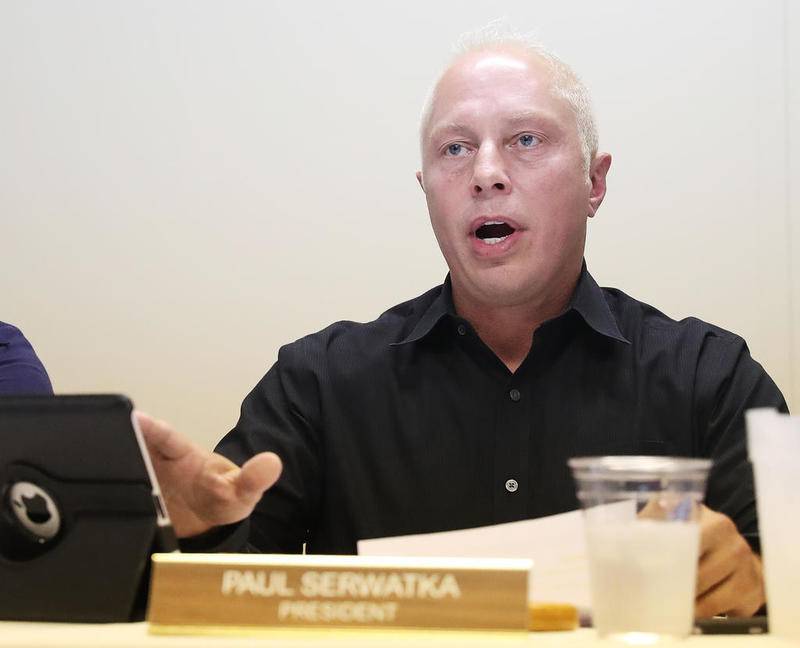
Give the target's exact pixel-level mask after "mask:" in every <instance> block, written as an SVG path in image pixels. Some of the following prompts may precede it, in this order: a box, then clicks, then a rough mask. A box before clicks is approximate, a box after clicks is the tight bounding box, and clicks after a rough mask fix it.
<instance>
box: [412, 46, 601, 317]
mask: <svg viewBox="0 0 800 648" xmlns="http://www.w3.org/2000/svg"><path fill="white" fill-rule="evenodd" d="M550 78H551V73H550V71H549V70H548V68H547V67H546V66H545V64H544V63H543V62H542V61H540V60H538V59H536V58H532V57H530V56H525V55H519V54H516V53H509V52H503V51H500V52H480V53H473V54H469V55H467V56H465V57H463V58H462V59H460V60H459V61H458V62H457V63H456V64H455V65H454V66H453V67H451V68H450V69H449V70H448V71H447V72H445V74H444V76H443V77H442V79H441V80H440V82H439V85H438V88H437V92H436V95H435V99H434V103H433V106H432V110H431V115H430V119H429V121H428V124H427V127H425V130H424V132H423V135H422V138H423V139H422V158H423V159H422V172H421V173H420V174H417V177H418V179H419V181H420V184H421V185H422V187H423V190H424V191H425V196H426V200H427V203H428V210H429V212H430V217H431V223H432V224H433V230H434V233H435V234H436V238H437V240H438V242H439V247H440V248H441V250H442V253H443V254H444V257H445V260H446V261H447V264H448V266H449V268H450V272H451V278H452V281H453V287H454V291H455V294H456V297H457V304H458V301H459V299H460V300H462V302H463V300H471V301H472V302H473V303H475V304H480V305H482V306H490V307H491V306H519V305H525V304H529V303H530V304H536V303H539V302H541V301H542V300H546V299H548V294H549V293H550V292H552V291H553V290H554V289H558V287H559V286H562V285H574V281H575V278H576V276H577V271H578V270H579V269H580V263H581V259H582V258H583V249H584V242H585V237H586V219H587V217H588V216H589V215H592V214H593V213H594V211H595V210H596V208H597V207H598V206H599V204H600V201H601V200H602V194H603V193H604V192H605V171H606V170H607V168H608V163H610V158H609V159H608V160H607V163H605V166H604V169H601V170H602V187H599V189H601V190H602V191H601V192H600V195H599V198H598V197H597V193H598V187H595V186H594V183H593V181H592V179H591V178H590V176H593V175H595V173H594V172H593V171H592V170H590V172H589V173H587V171H586V168H585V164H584V158H583V153H582V150H581V142H580V138H579V135H578V130H577V124H576V118H575V114H574V112H573V111H572V109H571V107H570V106H569V104H568V103H567V102H566V101H565V100H564V99H562V98H560V97H558V96H556V95H555V94H554V93H553V92H552V90H551V86H550ZM595 162H596V161H593V162H592V167H593V168H594V167H595ZM565 282H566V284H565ZM570 282H571V283H570Z"/></svg>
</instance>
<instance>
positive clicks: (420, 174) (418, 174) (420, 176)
mask: <svg viewBox="0 0 800 648" xmlns="http://www.w3.org/2000/svg"><path fill="white" fill-rule="evenodd" d="M417 182H419V186H420V189H422V193H425V184H424V183H423V182H422V171H417Z"/></svg>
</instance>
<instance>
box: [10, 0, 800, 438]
mask: <svg viewBox="0 0 800 648" xmlns="http://www.w3.org/2000/svg"><path fill="white" fill-rule="evenodd" d="M376 5H377V6H376ZM503 11H504V12H505V13H506V15H508V17H509V18H510V19H511V21H512V22H514V23H515V24H518V25H519V26H520V27H521V28H524V29H530V28H533V29H536V30H537V31H538V33H539V34H540V36H541V37H542V39H543V40H545V41H546V42H547V43H549V44H550V45H551V46H552V47H554V48H555V49H556V50H557V51H558V52H559V53H560V54H562V56H563V57H564V58H565V59H566V60H568V61H569V62H571V63H572V64H573V65H574V66H575V68H576V69H577V70H578V71H579V72H580V73H581V74H582V75H583V76H584V78H585V79H586V81H587V83H588V85H589V86H590V88H591V89H592V91H593V94H594V97H595V103H596V108H597V113H598V117H599V121H600V130H601V144H602V147H603V148H604V149H606V150H609V151H611V152H612V153H613V154H614V164H613V167H612V173H611V177H610V189H609V195H608V198H607V201H606V203H605V204H604V206H603V208H602V209H601V211H600V213H599V214H598V216H597V218H596V219H595V220H594V221H593V222H592V224H591V227H590V243H589V249H588V252H587V257H588V260H589V264H590V268H591V269H592V271H593V273H594V274H595V276H596V277H597V279H598V281H600V283H601V284H604V285H616V286H618V287H620V288H622V289H623V290H625V291H626V292H628V293H630V294H632V295H634V296H636V297H639V298H640V299H643V300H645V301H648V302H650V303H652V304H654V305H656V306H658V307H659V308H661V309H662V310H664V311H665V312H666V313H668V314H669V315H672V316H674V317H684V316H687V315H690V314H694V315H698V316H700V317H703V318H705V319H708V320H711V321H713V322H715V323H718V324H720V325H722V326H724V327H726V328H729V329H731V330H733V331H736V332H738V333H740V334H742V335H743V336H744V337H745V338H746V339H747V340H748V342H749V343H750V347H751V350H752V352H753V354H754V356H755V357H757V358H758V359H759V360H760V361H761V362H762V363H763V364H764V366H765V367H766V368H767V369H768V370H769V372H770V373H771V374H772V376H773V377H774V378H775V380H776V382H777V383H778V384H779V386H780V387H781V388H782V389H783V391H784V393H785V394H786V395H787V398H789V399H790V402H793V403H794V407H795V408H797V407H799V406H800V376H799V375H798V372H800V369H798V367H800V335H799V334H798V332H797V328H796V326H793V325H792V321H794V322H795V323H800V297H799V295H800V263H798V262H796V261H795V262H792V259H793V254H794V253H797V252H798V251H800V226H798V225H795V223H796V222H797V219H798V216H799V214H798V211H797V210H798V207H797V198H798V187H800V175H799V171H800V165H798V158H797V155H796V154H797V150H798V132H800V123H799V122H798V108H797V106H798V105H800V103H799V102H798V88H797V84H796V83H795V82H794V78H795V77H797V73H798V70H800V56H799V55H798V33H799V32H800V18H799V17H798V11H797V7H796V6H794V5H793V4H792V3H791V2H789V1H788V0H773V1H766V0H764V1H761V0H751V1H740V2H737V3H731V2H729V1H728V0H714V1H710V0H709V1H706V2H696V1H695V0H686V1H684V2H675V1H662V2H638V1H636V0H629V1H627V2H622V1H608V2H602V3H598V2H560V3H554V2H530V1H529V0H525V1H523V0H514V1H511V2H507V3H506V4H505V6H504V8H503ZM497 13H498V9H497V5H496V3H489V2H487V3H467V4H465V3H464V2H457V3H456V2H451V3H432V2H422V1H421V0H407V1H406V2H403V3H393V4H392V5H388V4H386V5H384V4H382V3H369V2H366V1H365V0H361V1H352V0H351V1H342V2H337V3H311V2H306V3H302V2H295V3H285V2H266V1H265V2H235V3H234V2H221V1H220V2H210V1H208V0H206V1H192V2H190V1H188V0H187V1H185V2H160V1H159V2H156V1H155V0H151V1H149V2H144V1H135V2H134V1H133V0H131V1H130V2H121V1H117V2H108V1H101V0H96V1H94V2H88V1H86V2H77V1H74V0H72V1H63V2H55V1H54V2H50V3H45V2H40V1H33V2H29V1H27V0H18V1H14V0H10V1H9V0H5V1H1V2H0V87H1V88H2V92H3V97H2V101H0V142H2V146H0V219H2V221H0V224H1V225H2V231H0V241H2V243H3V246H2V250H3V254H2V270H3V271H2V273H0V294H1V295H2V309H1V310H0V319H3V320H5V321H10V322H14V323H16V324H18V325H19V326H21V327H22V328H23V330H24V331H25V332H26V334H27V335H28V336H29V337H30V339H31V340H32V341H33V343H34V344H35V346H36V347H37V349H38V351H39V353H40V355H41V357H42V358H43V360H44V361H45V363H46V365H47V367H48V369H49V371H50V373H51V375H52V378H53V381H54V383H55V386H56V388H57V390H58V391H61V392H76V391H122V392H126V393H128V394H129V395H131V397H132V398H133V399H134V400H135V401H136V402H137V403H138V405H139V406H140V407H142V408H143V409H146V410H149V411H151V412H152V413H154V414H156V415H158V416H162V417H164V418H167V419H169V420H171V421H173V422H174V423H175V424H176V425H178V426H179V427H181V428H182V429H184V430H186V431H187V432H189V433H191V434H192V435H194V436H195V438H197V439H198V440H199V441H201V442H202V443H204V444H206V445H211V444H212V443H213V442H214V441H215V440H216V439H217V438H218V437H219V436H220V435H221V434H223V433H224V432H225V431H226V430H227V429H228V428H229V427H230V426H231V425H233V424H234V423H235V421H236V418H237V415H238V407H239V404H240V402H241V399H242V397H243V396H244V395H245V394H246V393H247V391H249V389H250V388H252V386H253V385H254V384H255V382H256V381H257V380H258V379H259V378H260V377H261V375H262V374H263V373H264V372H265V371H266V369H267V368H268V367H269V365H270V364H271V363H272V361H273V360H274V358H275V356H276V353H277V349H278V347H279V346H280V344H282V343H285V342H287V341H291V340H293V339H295V338H297V337H299V336H301V335H303V334H305V333H307V332H310V331H313V330H317V329H319V328H321V327H323V326H325V325H326V324H328V323H330V322H331V321H334V320H337V319H343V318H346V319H356V320H368V319H372V318H374V317H375V316H377V315H378V314H380V312H382V311H383V310H384V309H385V308H387V307H389V306H391V305H392V304H395V303H397V302H399V301H401V300H404V299H407V298H409V297H412V296H414V295H416V294H418V293H420V292H422V291H423V290H425V289H427V288H428V287H430V286H432V285H433V284H435V283H438V282H439V281H440V280H441V279H442V277H443V276H444V273H445V267H444V264H443V262H442V261H441V259H440V256H439V253H438V249H437V248H436V245H435V242H434V240H433V237H432V235H431V233H430V226H429V224H428V222H427V215H426V212H425V205H424V201H423V197H422V194H421V192H420V191H419V189H418V187H417V186H416V182H415V180H414V175H413V174H414V171H415V170H416V168H417V165H418V161H417V143H416V133H415V129H416V119H417V115H418V111H419V106H420V103H421V101H422V99H423V96H424V94H425V91H426V90H427V87H428V84H429V83H430V82H431V80H432V77H433V75H434V73H435V70H436V68H437V67H438V65H439V64H440V63H441V62H442V61H443V60H444V58H445V57H446V56H447V54H448V47H449V43H450V42H451V41H452V40H454V39H455V37H456V36H457V34H458V33H459V32H461V31H464V30H467V29H471V28H474V27H476V26H480V25H481V24H483V23H485V22H486V21H487V20H488V19H490V18H493V17H495V16H496V15H497ZM791 69H793V70H794V74H792V73H791V72H790V70H791ZM790 81H792V83H791V84H790Z"/></svg>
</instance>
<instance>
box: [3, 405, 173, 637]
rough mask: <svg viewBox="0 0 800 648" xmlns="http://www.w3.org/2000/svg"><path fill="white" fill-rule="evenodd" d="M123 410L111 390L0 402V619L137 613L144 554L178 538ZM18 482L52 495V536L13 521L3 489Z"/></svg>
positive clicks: (129, 616) (121, 617)
mask: <svg viewBox="0 0 800 648" xmlns="http://www.w3.org/2000/svg"><path fill="white" fill-rule="evenodd" d="M131 412H132V405H131V403H130V401H129V400H127V399H126V398H124V397H122V396H114V395H108V396H105V395H103V396H54V397H2V398H0V492H1V493H2V500H0V618H3V619H15V620H49V621H71V622H76V621H93V622H120V621H128V620H137V619H141V618H143V615H144V609H145V603H146V588H147V580H148V573H149V564H150V554H151V553H152V552H153V551H173V550H176V549H177V542H176V540H175V537H174V534H173V533H172V529H171V527H170V526H169V525H168V519H166V514H165V512H164V511H163V505H162V503H161V502H160V499H159V498H157V497H155V496H154V489H153V485H152V484H151V479H150V477H149V475H148V471H147V468H146V466H145V461H144V459H143V456H142V452H141V449H140V445H139V443H138V442H137V438H136V435H135V432H134V428H133V424H132V422H131ZM18 481H25V482H31V483H33V484H35V485H37V486H39V487H41V488H43V489H44V490H45V491H47V493H49V494H50V496H51V497H52V499H53V500H54V501H55V503H56V505H57V507H58V509H59V512H60V515H61V526H60V530H59V532H58V533H57V535H56V536H55V537H53V538H52V539H50V540H47V541H42V540H37V539H36V538H34V537H33V536H32V535H31V534H29V533H26V529H24V528H22V527H21V525H20V524H19V522H18V520H17V518H15V516H14V513H13V511H12V510H11V506H12V504H11V502H10V497H9V493H10V487H11V485H12V484H13V483H15V482H18ZM17 506H19V502H17ZM159 507H161V509H160V511H161V514H159ZM159 519H161V523H159Z"/></svg>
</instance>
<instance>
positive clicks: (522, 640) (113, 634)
mask: <svg viewBox="0 0 800 648" xmlns="http://www.w3.org/2000/svg"><path fill="white" fill-rule="evenodd" d="M260 633H261V634H260V635H258V636H249V637H241V636H230V635H229V636H163V635H152V634H150V633H149V629H148V624H147V623H144V622H142V623H112V624H71V623H22V622H11V621H4V622H0V648H7V647H11V646H13V647H20V648H23V647H24V648H36V647H39V646H41V647H48V648H49V647H51V646H59V647H62V648H63V647H67V648H71V647H74V648H87V647H91V646H103V648H106V647H109V648H114V647H117V646H119V647H123V648H132V647H134V646H142V647H144V648H150V647H169V646H171V647H174V648H188V647H190V646H191V647H193V648H197V647H209V648H221V647H222V646H232V647H233V648H240V647H241V648H245V647H248V646H252V647H256V646H260V647H263V648H272V647H274V648H277V647H278V646H280V647H281V648H320V647H322V646H325V648H331V647H334V648H335V647H338V646H342V647H344V646H347V647H348V648H417V647H418V648H437V647H442V648H460V647H462V646H468V647H472V646H474V647H477V646H486V647H491V648H495V647H500V648H503V647H504V646H508V647H509V648H513V647H514V646H536V648H550V647H552V648H556V647H557V648H584V647H588V646H621V645H624V644H621V643H612V642H606V641H600V640H598V639H597V636H596V635H595V632H594V630H589V629H580V630H575V631H571V632H531V633H485V632H446V631H428V632H424V631H408V630H400V631H390V630H333V629H331V630H317V629H313V630H295V629H291V630H290V629H279V628H276V629H264V630H261V631H260ZM675 645H678V646H680V648H703V647H704V646H705V647H706V648H721V647H722V646H725V648H728V647H730V648H789V647H790V646H795V648H796V647H797V645H798V644H797V643H793V642H789V641H786V640H782V639H779V638H778V637H774V636H770V635H751V636H748V635H705V636H692V637H689V638H688V639H686V640H685V641H681V642H678V643H677V644H675Z"/></svg>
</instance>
